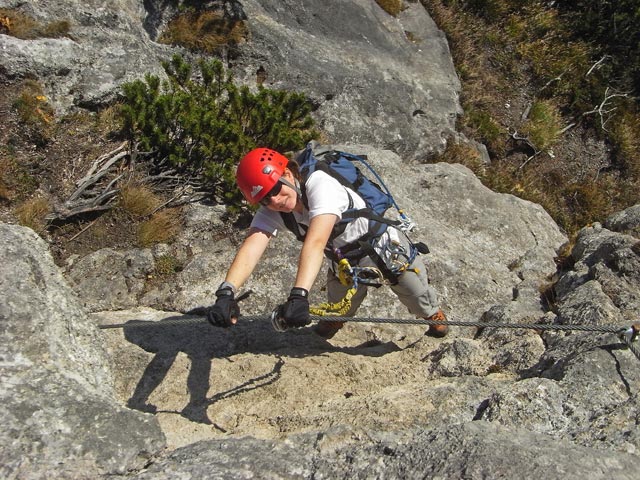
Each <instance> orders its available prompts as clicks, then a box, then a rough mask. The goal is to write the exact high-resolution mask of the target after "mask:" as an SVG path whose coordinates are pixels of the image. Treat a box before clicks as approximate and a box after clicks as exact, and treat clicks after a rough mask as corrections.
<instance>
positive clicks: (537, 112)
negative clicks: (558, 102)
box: [522, 100, 562, 151]
mask: <svg viewBox="0 0 640 480" xmlns="http://www.w3.org/2000/svg"><path fill="white" fill-rule="evenodd" d="M561 127H562V120H561V117H560V112H559V111H558V108H557V107H556V106H555V105H554V104H553V103H551V102H550V101H548V100H538V101H535V102H534V103H533V105H532V106H531V110H530V111H529V116H528V118H527V121H526V122H525V124H524V125H523V126H522V133H524V135H525V136H526V137H527V138H528V139H529V141H530V142H531V143H532V144H533V145H534V146H535V147H536V149H537V150H539V151H545V150H547V149H548V148H550V147H551V146H553V144H554V143H556V142H557V141H558V136H559V132H560V129H561Z"/></svg>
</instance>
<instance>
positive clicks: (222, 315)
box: [207, 282, 240, 328]
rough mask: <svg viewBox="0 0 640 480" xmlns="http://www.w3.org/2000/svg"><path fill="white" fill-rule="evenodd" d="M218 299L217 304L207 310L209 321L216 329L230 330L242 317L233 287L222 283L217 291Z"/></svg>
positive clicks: (227, 283)
mask: <svg viewBox="0 0 640 480" xmlns="http://www.w3.org/2000/svg"><path fill="white" fill-rule="evenodd" d="M216 297H217V298H216V303H215V304H213V305H212V306H210V307H209V308H208V309H207V320H208V321H209V323H211V324H212V325H214V326H216V327H223V328H229V327H230V326H231V325H234V324H235V323H236V322H237V321H238V317H239V316H240V307H239V306H238V302H237V301H236V299H235V293H234V288H233V285H231V284H230V283H229V282H222V284H221V285H220V286H219V287H218V290H216Z"/></svg>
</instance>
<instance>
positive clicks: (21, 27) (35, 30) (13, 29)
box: [0, 8, 71, 40]
mask: <svg viewBox="0 0 640 480" xmlns="http://www.w3.org/2000/svg"><path fill="white" fill-rule="evenodd" d="M70 30H71V23H70V22H69V20H56V21H54V22H49V23H46V24H41V23H39V22H37V21H36V20H34V19H33V18H31V17H29V16H27V15H25V14H23V13H21V12H19V11H17V10H13V9H8V8H0V33H4V34H6V35H11V36H12V37H16V38H20V39H22V40H34V39H36V38H42V37H46V38H60V37H68V36H69V31H70Z"/></svg>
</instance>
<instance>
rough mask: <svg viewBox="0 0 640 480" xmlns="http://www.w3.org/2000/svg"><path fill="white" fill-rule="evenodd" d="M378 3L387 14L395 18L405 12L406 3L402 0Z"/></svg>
mask: <svg viewBox="0 0 640 480" xmlns="http://www.w3.org/2000/svg"><path fill="white" fill-rule="evenodd" d="M376 3H377V4H378V5H380V8H382V9H383V10H384V11H385V12H387V13H388V14H389V15H392V16H394V17H395V16H397V15H398V14H399V13H400V12H401V11H402V10H404V2H403V1H402V0H376Z"/></svg>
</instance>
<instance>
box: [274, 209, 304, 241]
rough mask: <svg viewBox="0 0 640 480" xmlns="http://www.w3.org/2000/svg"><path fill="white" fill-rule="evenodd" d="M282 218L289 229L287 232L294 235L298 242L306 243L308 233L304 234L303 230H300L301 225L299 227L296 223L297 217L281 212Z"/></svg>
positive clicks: (290, 213)
mask: <svg viewBox="0 0 640 480" xmlns="http://www.w3.org/2000/svg"><path fill="white" fill-rule="evenodd" d="M280 216H281V217H282V221H283V222H284V226H285V227H287V230H289V231H290V232H291V233H293V234H294V235H295V236H296V238H297V239H298V241H300V242H304V237H305V236H306V232H304V233H303V232H302V230H301V229H300V225H298V222H296V217H294V216H293V213H292V212H288V213H285V212H280Z"/></svg>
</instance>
